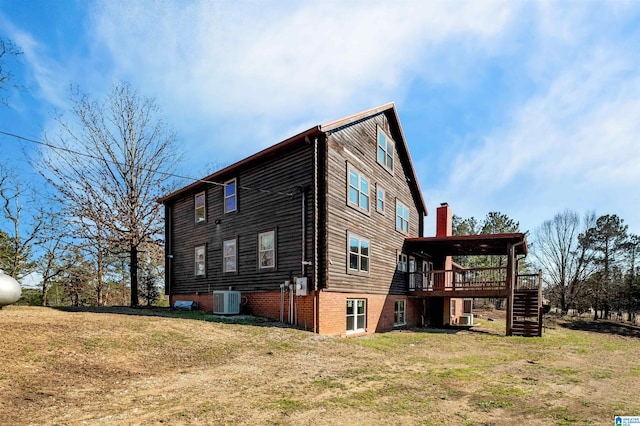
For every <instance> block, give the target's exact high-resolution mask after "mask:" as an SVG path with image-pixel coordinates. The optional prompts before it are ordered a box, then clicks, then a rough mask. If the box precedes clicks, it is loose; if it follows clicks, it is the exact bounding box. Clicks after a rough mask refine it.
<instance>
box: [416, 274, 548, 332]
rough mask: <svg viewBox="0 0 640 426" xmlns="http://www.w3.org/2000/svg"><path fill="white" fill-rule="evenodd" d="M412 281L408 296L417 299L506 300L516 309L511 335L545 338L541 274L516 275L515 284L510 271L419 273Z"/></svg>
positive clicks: (513, 312) (510, 328)
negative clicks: (509, 273) (511, 283)
mask: <svg viewBox="0 0 640 426" xmlns="http://www.w3.org/2000/svg"><path fill="white" fill-rule="evenodd" d="M408 282H409V285H408V295H409V296H413V297H417V298H429V297H446V298H505V299H507V304H508V305H509V304H511V306H512V310H511V311H512V318H511V321H508V323H507V335H519V336H541V335H542V333H541V331H542V316H541V315H540V313H541V312H542V279H541V276H540V273H538V274H521V275H516V276H515V279H514V281H513V285H510V283H509V279H508V278H507V268H473V269H452V270H446V271H426V272H416V273H412V274H410V279H409V280H408ZM512 287H513V288H512Z"/></svg>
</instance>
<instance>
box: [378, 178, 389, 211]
mask: <svg viewBox="0 0 640 426" xmlns="http://www.w3.org/2000/svg"><path fill="white" fill-rule="evenodd" d="M386 203H387V202H386V193H385V190H384V189H382V188H381V187H380V186H379V185H377V184H376V210H377V211H378V212H379V213H384V207H385V205H386Z"/></svg>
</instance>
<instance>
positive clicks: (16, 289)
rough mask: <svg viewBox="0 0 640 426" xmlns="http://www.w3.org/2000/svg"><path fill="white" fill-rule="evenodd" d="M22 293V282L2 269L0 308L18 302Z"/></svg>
mask: <svg viewBox="0 0 640 426" xmlns="http://www.w3.org/2000/svg"><path fill="white" fill-rule="evenodd" d="M21 295H22V288H21V287H20V283H18V281H16V280H15V279H13V277H11V276H9V275H6V274H5V273H4V271H3V270H2V269H0V309H2V307H3V306H5V305H10V304H12V303H16V302H17V301H18V299H20V296H21Z"/></svg>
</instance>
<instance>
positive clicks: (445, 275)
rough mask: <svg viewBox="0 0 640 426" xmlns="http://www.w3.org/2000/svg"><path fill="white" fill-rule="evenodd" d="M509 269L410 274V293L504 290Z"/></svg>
mask: <svg viewBox="0 0 640 426" xmlns="http://www.w3.org/2000/svg"><path fill="white" fill-rule="evenodd" d="M506 288H507V268H472V269H453V270H446V271H427V272H424V273H423V272H415V273H409V291H412V290H422V291H433V290H503V289H506Z"/></svg>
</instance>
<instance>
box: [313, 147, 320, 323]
mask: <svg viewBox="0 0 640 426" xmlns="http://www.w3.org/2000/svg"><path fill="white" fill-rule="evenodd" d="M318 321H319V315H318V137H317V136H316V137H315V138H314V139H313V332H314V333H318Z"/></svg>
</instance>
